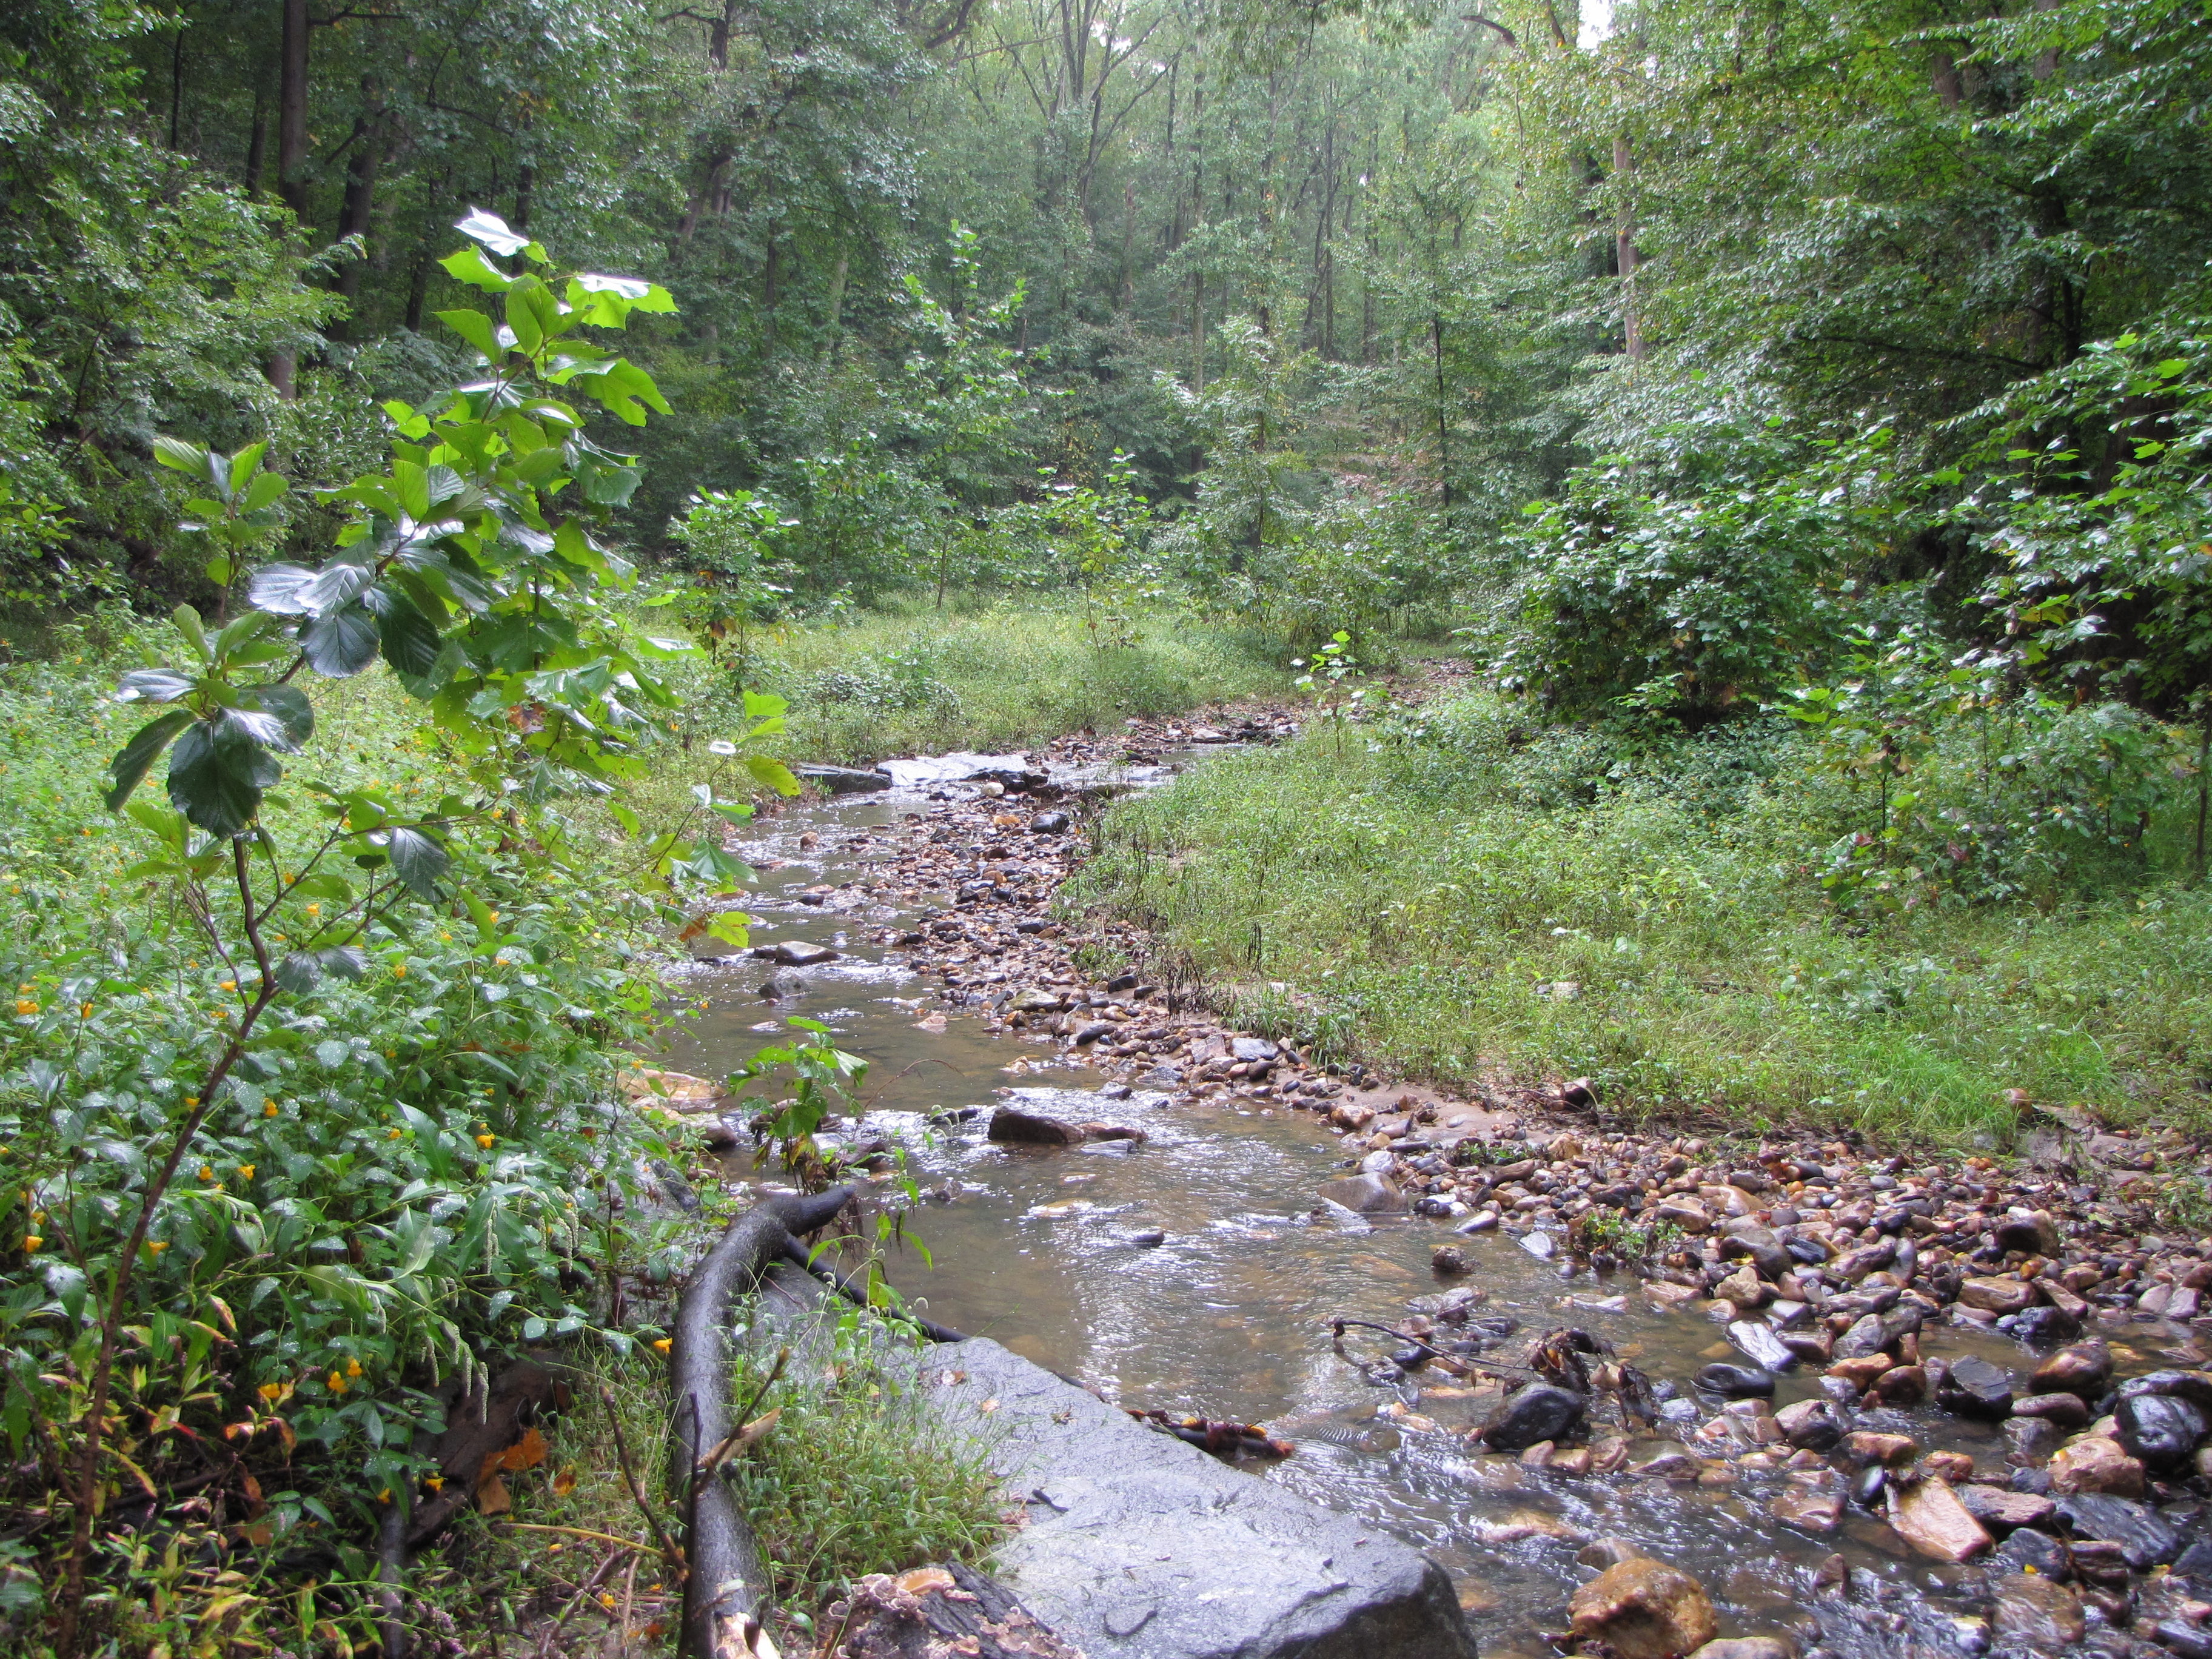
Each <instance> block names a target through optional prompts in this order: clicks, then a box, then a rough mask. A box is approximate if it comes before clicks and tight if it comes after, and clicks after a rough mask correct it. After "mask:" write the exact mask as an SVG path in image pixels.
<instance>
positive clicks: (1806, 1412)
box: [1774, 1400, 1848, 1452]
mask: <svg viewBox="0 0 2212 1659" xmlns="http://www.w3.org/2000/svg"><path fill="white" fill-rule="evenodd" d="M1774 1420H1775V1421H1776V1422H1777V1423H1778V1424H1779V1425H1781V1428H1782V1432H1783V1436H1784V1438H1786V1439H1787V1440H1788V1441H1789V1442H1790V1444H1791V1445H1793V1446H1795V1447H1797V1448H1798V1449H1800V1450H1802V1451H1813V1452H1825V1451H1828V1450H1831V1449H1833V1448H1834V1447H1835V1445H1836V1444H1837V1443H1838V1442H1839V1441H1841V1440H1842V1439H1843V1437H1844V1431H1845V1429H1846V1427H1847V1426H1848V1425H1847V1424H1846V1422H1845V1420H1844V1414H1843V1413H1842V1412H1841V1411H1839V1410H1838V1409H1837V1407H1835V1405H1834V1404H1833V1403H1832V1402H1831V1401H1826V1400H1801V1401H1798V1402H1797V1403H1796V1405H1794V1406H1784V1407H1783V1408H1782V1409H1781V1410H1780V1411H1778V1412H1777V1413H1775V1414H1774Z"/></svg>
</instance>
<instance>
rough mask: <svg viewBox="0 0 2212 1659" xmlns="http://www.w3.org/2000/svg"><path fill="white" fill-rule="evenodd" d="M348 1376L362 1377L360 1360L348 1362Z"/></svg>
mask: <svg viewBox="0 0 2212 1659" xmlns="http://www.w3.org/2000/svg"><path fill="white" fill-rule="evenodd" d="M346 1375H347V1376H360V1375H361V1361H359V1360H358V1359H349V1360H347V1361H346Z"/></svg>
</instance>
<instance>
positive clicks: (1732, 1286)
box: [1713, 1261, 1774, 1308]
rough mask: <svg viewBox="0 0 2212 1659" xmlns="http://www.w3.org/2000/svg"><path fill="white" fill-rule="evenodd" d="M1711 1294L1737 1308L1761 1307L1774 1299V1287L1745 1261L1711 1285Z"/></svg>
mask: <svg viewBox="0 0 2212 1659" xmlns="http://www.w3.org/2000/svg"><path fill="white" fill-rule="evenodd" d="M1713 1294H1714V1296H1716V1297H1718V1298H1719V1299H1720V1300H1722V1301H1723V1302H1733V1303H1735V1305H1736V1306H1737V1307H1739V1308H1763V1307H1765V1305H1766V1304H1768V1303H1770V1302H1771V1301H1772V1300H1774V1287H1773V1286H1772V1285H1769V1284H1767V1283H1766V1282H1765V1280H1763V1279H1760V1278H1759V1274H1758V1273H1757V1272H1756V1271H1754V1270H1753V1267H1752V1265H1751V1264H1750V1263H1749V1262H1748V1261H1747V1262H1745V1263H1744V1265H1743V1266H1742V1267H1739V1268H1737V1269H1736V1270H1735V1272H1734V1273H1730V1274H1729V1276H1728V1277H1727V1278H1726V1279H1723V1280H1721V1282H1720V1283H1719V1284H1717V1285H1714V1286H1713Z"/></svg>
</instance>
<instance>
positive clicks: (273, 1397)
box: [259, 1383, 284, 1406]
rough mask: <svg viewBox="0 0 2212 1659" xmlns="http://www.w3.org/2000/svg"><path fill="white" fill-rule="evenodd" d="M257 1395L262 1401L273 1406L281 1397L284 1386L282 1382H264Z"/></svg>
mask: <svg viewBox="0 0 2212 1659" xmlns="http://www.w3.org/2000/svg"><path fill="white" fill-rule="evenodd" d="M259 1393H260V1395H261V1397H262V1398H263V1399H264V1400H265V1401H268V1402H269V1403H270V1405H272V1406H273V1405H275V1404H276V1402H277V1401H279V1400H280V1399H282V1398H283V1394H284V1385H283V1383H263V1384H262V1385H261V1388H260V1389H259Z"/></svg>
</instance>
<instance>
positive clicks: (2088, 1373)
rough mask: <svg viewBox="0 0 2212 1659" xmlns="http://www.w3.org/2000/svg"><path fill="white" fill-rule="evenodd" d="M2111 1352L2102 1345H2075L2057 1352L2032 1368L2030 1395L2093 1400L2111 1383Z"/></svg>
mask: <svg viewBox="0 0 2212 1659" xmlns="http://www.w3.org/2000/svg"><path fill="white" fill-rule="evenodd" d="M2111 1380H2112V1350H2111V1349H2110V1348H2107V1347H2106V1346H2105V1345H2104V1344H2103V1343H2102V1342H2077V1343H2075V1344H2073V1345H2072V1346H2068V1347H2063V1348H2061V1349H2060V1350H2059V1351H2058V1352H2057V1353H2055V1354H2053V1355H2051V1358H2048V1359H2046V1360H2045V1361H2044V1362H2043V1363H2042V1364H2040V1365H2039V1366H2037V1367H2036V1368H2035V1377H2034V1380H2033V1382H2031V1383H2029V1384H2028V1392H2029V1393H2031V1394H2075V1395H2081V1398H2082V1399H2084V1400H2094V1399H2095V1398H2097V1396H2098V1395H2100V1394H2102V1393H2104V1391H2105V1385H2106V1383H2109V1382H2110V1381H2111Z"/></svg>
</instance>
